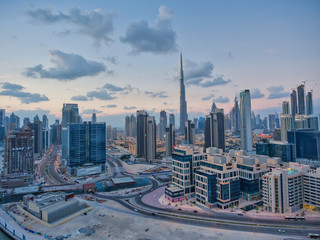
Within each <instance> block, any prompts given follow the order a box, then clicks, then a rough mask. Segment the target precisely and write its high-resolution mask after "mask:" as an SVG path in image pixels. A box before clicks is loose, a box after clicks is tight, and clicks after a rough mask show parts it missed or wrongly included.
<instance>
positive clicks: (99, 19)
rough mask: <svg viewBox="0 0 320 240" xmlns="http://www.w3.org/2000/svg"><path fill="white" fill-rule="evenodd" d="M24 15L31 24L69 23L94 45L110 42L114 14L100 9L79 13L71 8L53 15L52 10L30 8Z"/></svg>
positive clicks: (77, 9)
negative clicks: (28, 18)
mask: <svg viewBox="0 0 320 240" xmlns="http://www.w3.org/2000/svg"><path fill="white" fill-rule="evenodd" d="M26 14H27V15H28V16H29V17H30V18H31V19H32V20H33V23H42V24H55V23H63V24H65V23H70V24H73V25H75V26H77V27H78V29H77V30H78V32H79V33H80V34H83V35H87V36H89V37H90V38H92V39H93V41H94V43H95V45H97V46H99V45H100V44H101V42H105V43H106V44H108V43H109V42H111V41H112V38H111V36H112V34H113V30H114V27H113V19H114V17H115V14H114V13H108V12H103V11H101V10H100V9H95V10H94V11H86V12H81V11H80V9H79V8H76V7H74V8H71V9H70V10H69V12H68V13H62V12H58V13H56V14H55V13H53V10H52V9H41V8H34V7H32V8H30V9H29V10H27V11H26Z"/></svg>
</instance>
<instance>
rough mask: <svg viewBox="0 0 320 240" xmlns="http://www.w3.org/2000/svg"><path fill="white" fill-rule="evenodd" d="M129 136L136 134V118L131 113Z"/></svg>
mask: <svg viewBox="0 0 320 240" xmlns="http://www.w3.org/2000/svg"><path fill="white" fill-rule="evenodd" d="M130 136H131V137H136V136H137V118H136V117H135V116H134V115H133V114H131V117H130Z"/></svg>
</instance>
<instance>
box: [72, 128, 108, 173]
mask: <svg viewBox="0 0 320 240" xmlns="http://www.w3.org/2000/svg"><path fill="white" fill-rule="evenodd" d="M68 148H69V149H68V153H69V159H68V167H69V168H70V172H71V174H73V172H74V170H73V167H75V166H79V165H82V164H85V163H93V164H101V165H103V166H101V168H102V169H103V168H104V166H105V165H104V164H105V162H106V124H105V123H91V122H84V123H74V124H70V125H69V126H68Z"/></svg>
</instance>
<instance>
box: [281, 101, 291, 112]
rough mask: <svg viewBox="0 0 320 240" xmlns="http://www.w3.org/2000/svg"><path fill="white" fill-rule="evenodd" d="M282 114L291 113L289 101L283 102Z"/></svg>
mask: <svg viewBox="0 0 320 240" xmlns="http://www.w3.org/2000/svg"><path fill="white" fill-rule="evenodd" d="M282 114H290V111H289V102H288V101H283V102H282Z"/></svg>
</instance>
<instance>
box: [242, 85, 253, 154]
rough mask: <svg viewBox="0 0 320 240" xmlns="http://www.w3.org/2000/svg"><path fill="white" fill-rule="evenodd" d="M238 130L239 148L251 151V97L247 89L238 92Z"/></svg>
mask: <svg viewBox="0 0 320 240" xmlns="http://www.w3.org/2000/svg"><path fill="white" fill-rule="evenodd" d="M240 132H241V148H242V149H243V150H244V151H245V153H248V152H252V127H251V98H250V91H249V90H248V89H247V90H243V91H241V92H240Z"/></svg>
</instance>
